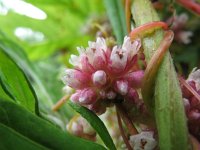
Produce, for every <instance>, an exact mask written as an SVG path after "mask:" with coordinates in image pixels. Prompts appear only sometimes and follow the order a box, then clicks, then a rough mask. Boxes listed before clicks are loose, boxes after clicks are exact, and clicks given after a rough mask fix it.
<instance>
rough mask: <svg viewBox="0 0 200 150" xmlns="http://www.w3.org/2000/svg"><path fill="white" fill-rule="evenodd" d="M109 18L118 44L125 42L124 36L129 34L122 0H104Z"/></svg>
mask: <svg viewBox="0 0 200 150" xmlns="http://www.w3.org/2000/svg"><path fill="white" fill-rule="evenodd" d="M104 3H105V7H106V10H107V14H108V17H109V20H110V22H111V25H112V28H113V31H114V34H115V36H116V38H117V42H118V44H122V43H123V39H124V36H125V35H126V34H127V30H126V20H125V14H124V9H123V5H122V2H121V0H104Z"/></svg>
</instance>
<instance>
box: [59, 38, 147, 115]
mask: <svg viewBox="0 0 200 150" xmlns="http://www.w3.org/2000/svg"><path fill="white" fill-rule="evenodd" d="M88 45H89V46H88V47H87V48H83V47H78V48H77V50H78V52H79V56H76V55H71V58H70V60H69V62H70V63H71V64H72V65H73V66H74V69H68V68H67V69H66V70H65V72H64V75H63V78H62V80H63V82H64V83H65V84H66V86H69V87H71V88H73V89H75V93H74V94H72V96H71V101H73V102H75V103H78V104H80V105H83V106H86V107H88V108H89V109H91V110H93V111H95V112H97V113H103V112H105V110H106V107H107V106H110V105H112V104H113V103H117V102H118V101H124V100H131V99H134V97H133V94H132V93H133V91H136V89H137V88H139V87H140V86H141V81H142V78H143V75H144V72H143V71H142V70H138V69H135V66H136V65H137V59H138V57H137V53H138V51H139V49H140V47H141V41H140V39H136V40H134V41H131V40H130V37H125V38H124V42H123V45H122V46H121V47H119V46H114V47H113V48H112V50H111V49H110V48H109V47H108V46H107V45H106V41H105V39H103V38H97V41H96V42H88Z"/></svg>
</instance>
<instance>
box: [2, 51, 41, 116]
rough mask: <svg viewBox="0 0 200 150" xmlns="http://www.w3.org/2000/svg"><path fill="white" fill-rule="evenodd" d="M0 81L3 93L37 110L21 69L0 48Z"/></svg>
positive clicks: (32, 91)
mask: <svg viewBox="0 0 200 150" xmlns="http://www.w3.org/2000/svg"><path fill="white" fill-rule="evenodd" d="M0 83H1V86H2V88H3V89H4V91H5V93H7V94H8V95H9V96H10V97H11V98H13V99H14V100H15V102H16V103H18V104H20V105H22V106H23V107H25V108H26V109H28V110H29V111H31V112H36V113H37V114H38V113H39V112H38V106H37V98H36V95H35V92H34V90H33V88H32V86H31V84H30V82H29V80H28V79H27V78H26V76H25V74H24V73H23V71H22V70H21V69H20V68H19V67H18V66H17V64H15V62H14V61H13V60H12V59H11V58H10V57H9V56H8V55H7V54H6V53H4V51H3V50H2V49H1V48H0Z"/></svg>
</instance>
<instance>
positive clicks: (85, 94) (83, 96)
mask: <svg viewBox="0 0 200 150" xmlns="http://www.w3.org/2000/svg"><path fill="white" fill-rule="evenodd" d="M96 98H97V97H96V93H95V92H94V91H93V90H92V89H83V90H81V93H80V96H79V103H81V104H87V105H88V104H91V103H94V102H95V101H96Z"/></svg>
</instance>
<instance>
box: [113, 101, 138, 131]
mask: <svg viewBox="0 0 200 150" xmlns="http://www.w3.org/2000/svg"><path fill="white" fill-rule="evenodd" d="M116 107H117V110H118V112H119V114H120V116H122V120H123V121H124V123H125V125H126V127H127V128H128V131H129V133H130V134H131V135H135V134H138V132H137V129H136V128H135V126H134V125H133V123H132V121H131V119H130V118H129V116H128V114H127V113H126V112H125V110H124V108H123V107H122V106H121V105H118V104H117V105H116Z"/></svg>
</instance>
